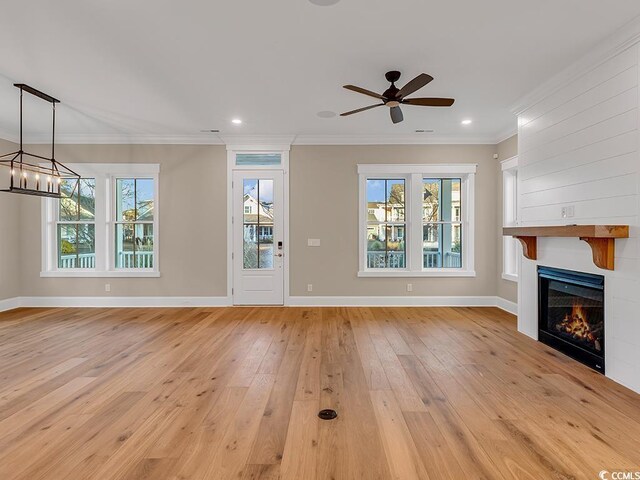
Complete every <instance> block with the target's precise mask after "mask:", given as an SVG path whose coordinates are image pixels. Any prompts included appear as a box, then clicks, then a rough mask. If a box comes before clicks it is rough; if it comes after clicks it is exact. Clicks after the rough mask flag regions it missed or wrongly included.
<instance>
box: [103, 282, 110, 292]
mask: <svg viewBox="0 0 640 480" xmlns="http://www.w3.org/2000/svg"><path fill="white" fill-rule="evenodd" d="M104 291H105V292H110V291H111V284H110V283H105V284H104Z"/></svg>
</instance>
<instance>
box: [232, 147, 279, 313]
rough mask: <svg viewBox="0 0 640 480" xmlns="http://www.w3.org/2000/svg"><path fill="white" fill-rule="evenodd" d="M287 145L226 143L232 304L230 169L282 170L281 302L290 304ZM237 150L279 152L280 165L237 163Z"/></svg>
mask: <svg viewBox="0 0 640 480" xmlns="http://www.w3.org/2000/svg"><path fill="white" fill-rule="evenodd" d="M290 150H291V145H290V144H274V145H269V144H263V145H227V185H226V186H227V257H226V258H227V298H229V300H230V303H231V304H232V305H233V303H234V302H233V221H232V219H233V191H232V188H231V183H232V182H233V172H234V171H235V170H282V182H283V190H284V191H283V201H284V205H283V209H282V211H283V234H282V236H283V241H284V262H283V269H284V271H283V272H282V275H283V279H284V286H283V289H284V295H283V300H284V305H285V306H286V305H290V303H291V300H290V294H289V292H290V287H289V151H290ZM238 153H280V154H281V155H282V165H281V166H280V167H279V168H273V167H260V166H255V165H252V166H245V167H243V166H240V167H238V166H236V154H238Z"/></svg>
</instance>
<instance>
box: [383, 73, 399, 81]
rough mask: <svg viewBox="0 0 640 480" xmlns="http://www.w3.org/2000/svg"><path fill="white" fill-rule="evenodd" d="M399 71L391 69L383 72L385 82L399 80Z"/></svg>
mask: <svg viewBox="0 0 640 480" xmlns="http://www.w3.org/2000/svg"><path fill="white" fill-rule="evenodd" d="M400 75H401V74H400V72H399V71H397V70H391V71H390V72H387V73H385V74H384V78H386V79H387V82H391V83H395V82H397V81H398V80H400Z"/></svg>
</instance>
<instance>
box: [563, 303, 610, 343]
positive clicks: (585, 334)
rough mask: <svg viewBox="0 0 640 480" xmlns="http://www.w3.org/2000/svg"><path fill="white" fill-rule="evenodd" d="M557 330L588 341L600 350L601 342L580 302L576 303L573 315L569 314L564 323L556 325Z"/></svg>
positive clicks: (572, 310)
mask: <svg viewBox="0 0 640 480" xmlns="http://www.w3.org/2000/svg"><path fill="white" fill-rule="evenodd" d="M556 329H557V330H558V331H560V332H562V333H566V334H569V335H572V336H573V337H574V338H576V339H578V340H586V341H588V342H589V343H591V344H593V345H594V346H595V348H596V350H600V341H599V340H598V338H597V336H596V335H595V334H594V333H593V331H592V329H591V325H589V322H588V321H587V314H586V313H585V311H584V309H583V308H582V305H580V304H579V303H578V302H574V304H573V308H572V309H571V313H567V314H566V315H565V316H564V319H563V320H562V322H560V323H558V324H556Z"/></svg>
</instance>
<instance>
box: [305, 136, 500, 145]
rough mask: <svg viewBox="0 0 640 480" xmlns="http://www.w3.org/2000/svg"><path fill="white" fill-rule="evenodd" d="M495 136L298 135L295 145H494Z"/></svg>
mask: <svg viewBox="0 0 640 480" xmlns="http://www.w3.org/2000/svg"><path fill="white" fill-rule="evenodd" d="M495 143H496V142H495V137H493V136H478V137H468V136H455V135H441V136H437V135H431V134H428V133H411V134H397V135H298V136H296V138H295V140H294V142H293V145H452V144H460V145H478V144H480V145H494V144H495Z"/></svg>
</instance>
